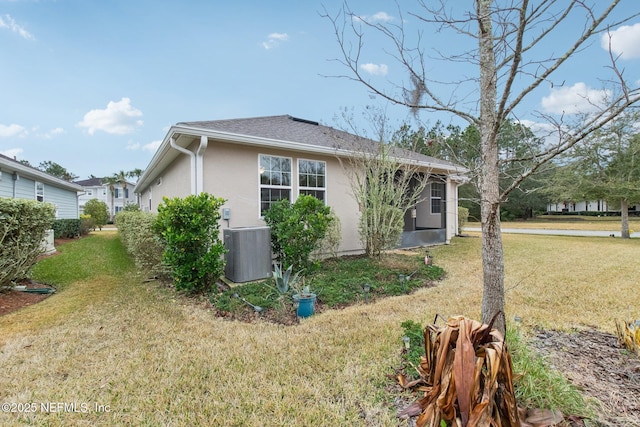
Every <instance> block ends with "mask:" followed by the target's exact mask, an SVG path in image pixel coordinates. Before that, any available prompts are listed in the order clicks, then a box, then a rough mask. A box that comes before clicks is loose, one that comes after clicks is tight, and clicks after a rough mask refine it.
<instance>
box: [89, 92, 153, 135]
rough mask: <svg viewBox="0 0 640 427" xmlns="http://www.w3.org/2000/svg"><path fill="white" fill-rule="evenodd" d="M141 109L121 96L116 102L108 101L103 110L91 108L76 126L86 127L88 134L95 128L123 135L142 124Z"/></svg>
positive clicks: (95, 129) (92, 132)
mask: <svg viewBox="0 0 640 427" xmlns="http://www.w3.org/2000/svg"><path fill="white" fill-rule="evenodd" d="M141 116H142V111H140V110H138V109H136V108H133V107H132V106H131V100H130V99H129V98H122V99H121V100H120V101H118V102H114V101H110V102H109V104H107V108H105V109H104V110H91V111H89V112H88V113H87V114H85V115H84V119H83V120H82V121H81V122H79V123H78V125H77V126H79V127H84V128H87V129H88V132H89V135H93V134H94V133H95V132H96V131H97V130H101V131H103V132H106V133H111V134H116V135H124V134H127V133H132V132H133V131H135V129H136V127H139V126H142V123H143V122H142V120H139V119H138V117H141Z"/></svg>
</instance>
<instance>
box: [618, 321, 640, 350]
mask: <svg viewBox="0 0 640 427" xmlns="http://www.w3.org/2000/svg"><path fill="white" fill-rule="evenodd" d="M616 332H617V333H618V344H619V345H620V347H624V348H626V349H627V350H629V351H633V352H635V353H636V354H638V355H640V322H639V321H637V320H627V321H626V322H620V323H618V322H616Z"/></svg>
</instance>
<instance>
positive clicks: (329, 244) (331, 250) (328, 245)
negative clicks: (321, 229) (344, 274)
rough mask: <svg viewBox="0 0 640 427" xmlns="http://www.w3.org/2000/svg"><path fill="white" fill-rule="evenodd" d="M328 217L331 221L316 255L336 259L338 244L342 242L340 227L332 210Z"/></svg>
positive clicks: (338, 220)
mask: <svg viewBox="0 0 640 427" xmlns="http://www.w3.org/2000/svg"><path fill="white" fill-rule="evenodd" d="M329 216H330V218H331V221H330V222H329V226H328V227H327V231H326V233H325V235H324V237H323V238H322V240H321V241H320V244H319V247H318V250H317V251H316V253H317V254H318V255H322V256H325V257H330V258H337V257H338V249H339V248H340V242H342V225H341V224H340V218H338V216H336V214H335V213H334V212H333V210H331V213H330V214H329Z"/></svg>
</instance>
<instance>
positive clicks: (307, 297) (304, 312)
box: [292, 278, 316, 317]
mask: <svg viewBox="0 0 640 427" xmlns="http://www.w3.org/2000/svg"><path fill="white" fill-rule="evenodd" d="M297 284H298V283H296V284H294V285H292V287H293V289H294V290H295V294H293V302H294V304H295V305H296V306H297V309H296V310H297V311H296V312H297V314H298V317H309V316H311V315H312V314H313V312H314V311H315V307H316V294H314V293H313V292H311V290H309V285H305V284H304V278H303V279H302V286H297Z"/></svg>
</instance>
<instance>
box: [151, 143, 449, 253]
mask: <svg viewBox="0 0 640 427" xmlns="http://www.w3.org/2000/svg"><path fill="white" fill-rule="evenodd" d="M198 144H199V140H196V141H194V142H193V143H192V144H191V146H190V147H188V149H189V150H191V151H192V152H195V150H196V149H197V147H198ZM260 154H267V155H274V156H282V157H289V158H291V160H292V163H291V164H292V191H291V194H292V201H295V200H296V198H297V196H298V179H297V172H298V171H297V168H298V163H297V161H298V160H299V159H307V160H321V161H325V162H326V165H327V169H326V179H327V184H326V185H327V188H326V203H327V205H328V206H330V207H331V208H332V209H333V211H334V212H335V213H336V215H337V216H338V217H339V218H340V224H341V229H342V243H341V246H340V248H339V251H340V252H341V253H360V252H362V244H361V242H360V236H359V234H358V220H359V209H358V205H357V203H356V202H355V200H354V198H353V195H352V190H351V184H350V181H349V177H348V176H347V172H345V170H344V167H343V165H341V164H340V162H339V161H338V159H336V158H335V157H334V156H330V155H328V156H327V155H318V154H311V153H309V154H307V153H298V152H293V151H287V150H281V149H271V148H268V147H263V148H260V147H255V146H249V145H240V144H229V143H224V142H220V141H215V140H211V139H210V140H209V141H208V147H207V149H206V152H205V155H204V157H203V181H204V182H203V191H204V192H207V193H210V194H212V195H214V196H216V197H222V198H224V199H225V200H226V203H225V205H224V206H223V208H228V209H230V218H229V220H228V221H225V220H222V221H221V229H222V230H224V229H226V228H239V227H254V226H264V225H265V222H264V221H263V220H262V219H261V218H260V210H259V200H260V187H259V155H260ZM190 161H191V160H190V157H189V156H187V155H185V154H180V155H178V157H177V158H176V159H175V160H174V161H173V162H172V163H171V165H170V166H169V167H167V168H166V169H165V170H164V171H163V172H162V174H161V175H160V176H159V177H158V178H157V179H155V180H154V182H153V183H152V184H151V185H150V187H149V188H147V189H146V190H145V191H144V192H143V194H142V195H141V206H142V208H143V210H146V211H148V210H151V211H152V212H157V208H158V205H159V204H160V203H161V202H162V197H163V196H167V197H185V196H187V195H189V194H190V192H191V172H190V171H191V164H190ZM344 165H345V167H348V161H345V162H344ZM424 191H425V193H424V195H425V200H429V195H430V187H429V186H428V187H427V188H426V189H425V190H424ZM445 191H446V197H447V200H446V206H447V207H448V212H447V217H446V222H447V227H446V240H447V242H449V241H450V239H451V237H453V236H455V234H456V229H457V208H454V209H451V207H455V206H457V185H456V183H455V182H452V181H451V180H450V179H447V182H446V190H445ZM149 199H151V203H149ZM419 206H420V207H419V209H421V211H419V212H418V213H417V219H416V220H417V223H416V225H417V226H419V227H439V226H440V224H441V217H440V215H439V214H438V215H432V214H431V212H430V204H429V203H428V202H427V203H421V204H420V205H419ZM222 230H221V233H222Z"/></svg>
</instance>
